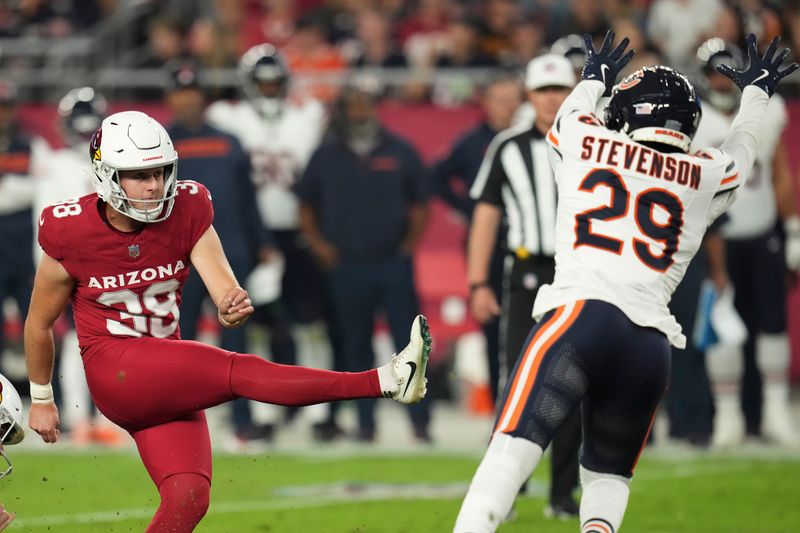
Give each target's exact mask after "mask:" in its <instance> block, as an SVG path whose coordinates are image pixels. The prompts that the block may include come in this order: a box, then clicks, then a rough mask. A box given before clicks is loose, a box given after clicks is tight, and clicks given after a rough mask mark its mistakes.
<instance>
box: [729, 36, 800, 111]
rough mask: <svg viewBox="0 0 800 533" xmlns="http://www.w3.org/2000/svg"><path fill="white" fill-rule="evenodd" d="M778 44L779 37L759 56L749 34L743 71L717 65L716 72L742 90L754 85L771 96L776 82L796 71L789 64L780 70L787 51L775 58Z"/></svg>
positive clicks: (794, 64) (754, 42)
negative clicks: (746, 59)
mask: <svg viewBox="0 0 800 533" xmlns="http://www.w3.org/2000/svg"><path fill="white" fill-rule="evenodd" d="M780 42H781V38H780V37H775V38H774V39H772V42H771V43H769V47H768V48H767V51H766V52H764V55H763V56H760V55H759V54H758V48H757V47H756V36H755V35H754V34H752V33H751V34H750V35H748V36H747V56H748V61H747V66H746V67H744V69H743V70H736V69H733V68H731V67H730V66H728V65H718V66H717V70H718V71H719V72H720V73H722V74H723V75H724V76H727V77H728V78H730V79H731V80H733V83H735V84H736V85H738V86H739V88H740V89H742V90H744V88H745V87H747V86H748V85H755V86H756V87H758V88H759V89H761V90H762V91H764V92H765V93H767V95H768V96H772V95H773V94H774V93H775V87H777V86H778V82H779V81H781V80H782V79H783V78H785V77H786V76H788V75H789V74H791V73H792V72H794V71H795V70H797V63H790V64H789V65H787V66H786V68H784V69H781V68H780V66H781V63H783V61H784V59H786V58H787V57H788V56H789V49H788V48H784V49H783V51H782V52H781V53H780V54H778V56H777V57H775V52H776V51H777V49H778V44H780Z"/></svg>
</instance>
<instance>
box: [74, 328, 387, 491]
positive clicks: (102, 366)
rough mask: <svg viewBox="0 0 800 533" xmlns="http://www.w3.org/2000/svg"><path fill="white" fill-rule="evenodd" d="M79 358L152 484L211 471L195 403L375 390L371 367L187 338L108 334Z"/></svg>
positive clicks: (343, 395) (305, 399)
mask: <svg viewBox="0 0 800 533" xmlns="http://www.w3.org/2000/svg"><path fill="white" fill-rule="evenodd" d="M84 362H85V368H86V380H87V382H88V384H89V389H90V391H91V393H92V399H93V400H94V402H95V404H96V405H97V408H98V409H99V410H100V411H101V412H102V413H103V414H104V415H106V416H107V417H108V418H109V419H110V420H111V421H112V422H114V423H116V424H118V425H119V426H121V427H123V428H124V429H126V430H127V431H128V432H130V434H131V435H132V436H133V438H134V439H135V440H136V444H137V446H138V448H139V454H140V455H141V457H142V461H143V462H144V464H145V467H146V468H147V471H148V472H149V474H150V476H151V477H152V478H153V481H154V482H155V483H156V485H157V486H160V485H161V482H162V481H163V480H164V479H165V478H166V477H168V476H170V475H173V474H177V473H184V472H193V473H198V474H201V475H203V476H205V477H207V478H208V479H209V480H210V479H211V445H210V442H209V436H208V427H207V425H206V421H205V416H204V415H203V413H202V412H201V411H202V410H203V409H206V408H208V407H213V406H215V405H219V404H221V403H223V402H226V401H229V400H232V399H234V398H240V397H242V398H249V399H251V400H256V401H260V402H265V403H273V404H277V405H296V406H300V405H311V404H315V403H322V402H331V401H336V400H349V399H357V398H378V397H380V396H381V390H380V385H379V382H378V373H377V371H375V370H369V371H366V372H358V373H346V372H331V371H328V370H317V369H312V368H304V367H299V366H288V365H279V364H275V363H271V362H269V361H266V360H265V359H262V358H260V357H258V356H255V355H248V354H238V353H233V352H228V351H225V350H221V349H219V348H216V347H214V346H210V345H207V344H203V343H199V342H194V341H179V340H166V339H155V338H152V337H146V338H139V339H108V340H105V341H102V342H99V343H97V344H94V345H92V346H91V347H90V348H89V349H88V350H87V351H86V353H85V354H84Z"/></svg>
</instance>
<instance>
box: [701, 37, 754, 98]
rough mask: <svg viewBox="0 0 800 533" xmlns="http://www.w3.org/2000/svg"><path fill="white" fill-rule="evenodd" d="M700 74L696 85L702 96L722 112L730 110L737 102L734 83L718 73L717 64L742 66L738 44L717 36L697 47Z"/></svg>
mask: <svg viewBox="0 0 800 533" xmlns="http://www.w3.org/2000/svg"><path fill="white" fill-rule="evenodd" d="M697 61H698V62H699V64H700V74H701V75H700V76H698V80H697V81H698V83H697V87H698V89H699V90H700V94H701V95H702V96H703V98H704V99H705V100H706V101H707V102H708V103H709V104H711V105H712V106H714V107H715V108H717V109H719V110H720V111H722V112H723V113H730V112H732V111H733V110H734V109H735V108H736V106H737V105H738V103H739V98H738V90H737V88H736V84H735V83H733V81H731V80H730V79H728V77H726V76H725V75H723V74H721V73H719V72H718V71H717V67H718V66H719V65H723V64H724V65H728V66H730V67H732V68H735V69H740V68H742V67H744V65H745V61H744V55H743V54H742V51H741V50H740V49H739V47H738V46H736V45H734V44H731V43H727V42H725V41H723V40H722V39H720V38H719V37H714V38H712V39H709V40H707V41H706V42H704V43H703V44H701V45H700V48H698V49H697Z"/></svg>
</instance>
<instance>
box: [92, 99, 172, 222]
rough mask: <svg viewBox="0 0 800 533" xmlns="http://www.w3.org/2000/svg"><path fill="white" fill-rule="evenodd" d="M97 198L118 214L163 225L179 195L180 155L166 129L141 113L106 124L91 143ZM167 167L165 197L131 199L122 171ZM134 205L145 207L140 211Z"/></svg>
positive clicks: (108, 120) (112, 118)
mask: <svg viewBox="0 0 800 533" xmlns="http://www.w3.org/2000/svg"><path fill="white" fill-rule="evenodd" d="M89 155H90V157H91V160H92V170H93V171H94V177H95V188H96V190H97V195H98V196H99V197H100V198H101V199H103V200H104V201H105V202H106V203H108V205H110V206H111V207H112V208H113V209H115V210H116V211H118V212H120V213H122V214H123V215H125V216H127V217H130V218H132V219H134V220H137V221H139V222H146V223H152V222H161V221H162V220H165V219H166V218H167V217H169V216H170V214H171V213H172V208H173V206H174V203H175V197H176V196H177V185H178V153H177V152H176V151H175V148H174V147H173V145H172V141H171V140H170V138H169V135H168V134H167V132H166V130H165V129H164V127H163V126H162V125H161V124H159V123H158V122H156V121H155V120H153V119H152V118H150V117H149V116H147V115H145V114H144V113H139V112H137V111H124V112H122V113H117V114H114V115H111V116H110V117H108V118H106V119H105V120H104V121H103V125H102V126H101V127H100V128H99V129H98V130H97V132H96V133H95V135H94V137H93V138H92V141H91V142H90V143H89ZM159 167H163V168H164V193H163V195H162V197H161V198H156V199H139V198H129V197H128V195H127V194H126V193H125V191H124V189H123V188H122V184H121V182H120V174H119V173H120V171H123V170H124V171H127V170H147V169H153V168H159ZM132 202H136V203H137V204H144V205H145V206H146V207H145V208H144V209H140V208H137V207H134V206H133V203H132Z"/></svg>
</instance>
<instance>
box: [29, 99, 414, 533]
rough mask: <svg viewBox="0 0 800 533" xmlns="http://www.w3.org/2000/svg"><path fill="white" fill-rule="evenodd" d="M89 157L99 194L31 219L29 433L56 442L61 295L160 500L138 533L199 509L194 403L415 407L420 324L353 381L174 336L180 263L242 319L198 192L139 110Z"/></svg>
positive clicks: (101, 138) (205, 455)
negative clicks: (38, 256)
mask: <svg viewBox="0 0 800 533" xmlns="http://www.w3.org/2000/svg"><path fill="white" fill-rule="evenodd" d="M89 153H90V157H91V160H92V168H93V170H94V183H95V186H96V189H97V193H96V194H90V195H87V196H84V197H82V198H80V199H79V200H77V201H74V202H69V203H60V204H57V205H55V206H52V207H48V208H47V209H45V210H44V211H43V212H42V214H41V217H40V219H39V243H40V245H41V246H42V248H43V250H44V255H43V257H42V261H41V262H40V264H39V268H38V271H37V274H36V279H35V282H34V291H33V296H32V298H31V307H30V312H29V314H28V317H27V321H26V323H25V355H26V360H27V364H28V374H29V378H30V381H31V400H32V402H33V404H32V406H31V411H30V417H29V425H30V427H31V429H33V430H34V431H36V432H37V433H38V434H39V435H40V436H41V437H42V439H43V440H44V441H45V442H50V443H52V442H56V441H57V440H58V437H59V418H58V409H57V408H56V405H55V403H53V390H52V386H51V385H50V382H51V379H52V371H53V323H54V321H55V320H56V318H57V317H58V316H59V315H60V314H61V312H62V311H63V310H64V307H65V306H66V304H67V302H68V301H69V300H71V301H72V304H73V307H74V315H75V324H76V329H77V332H78V339H79V342H80V345H81V352H82V355H83V361H84V366H85V370H86V378H87V382H88V384H89V390H90V392H91V394H92V398H93V400H94V401H95V404H96V405H97V407H98V409H100V411H101V412H102V413H103V414H105V415H106V416H107V417H108V418H109V419H110V420H111V421H113V422H114V423H116V424H118V425H119V426H121V427H122V428H124V429H125V430H127V431H128V432H129V433H130V434H131V436H132V437H133V439H134V440H135V441H136V445H137V446H138V449H139V454H140V456H141V458H142V462H143V463H144V465H145V467H146V468H147V470H148V473H149V474H150V476H151V478H152V479H153V482H154V483H155V484H156V486H157V487H158V490H159V492H160V494H161V505H160V506H159V508H158V511H157V512H156V514H155V516H154V518H153V520H152V522H151V523H150V526H149V527H148V529H147V531H149V532H155V531H159V532H160V531H179V532H183V531H191V530H192V529H193V528H194V526H195V525H196V524H197V523H198V522H199V521H200V520H201V519H202V517H203V515H204V514H205V512H206V510H207V508H208V501H209V492H210V488H211V446H210V442H209V434H208V426H207V424H206V419H205V415H204V413H203V409H206V408H208V407H211V406H214V405H218V404H220V403H223V402H227V401H230V400H233V399H234V398H240V397H243V398H248V399H251V400H257V401H261V402H270V403H276V404H281V405H296V406H301V405H310V404H314V403H320V402H328V401H333V400H342V399H355V398H378V397H388V398H393V399H395V400H397V401H399V402H401V403H414V402H417V401H419V400H421V399H422V398H423V397H424V396H425V393H426V385H425V383H426V382H425V378H424V374H425V367H426V364H427V358H428V353H429V351H430V336H429V333H428V328H427V323H426V321H425V319H424V317H422V316H418V317H417V318H416V319H415V320H414V322H413V325H412V329H411V341H410V343H409V345H408V346H407V347H406V348H405V349H404V350H403V351H402V352H401V353H400V354H398V355H397V356H395V357H394V358H393V359H392V361H391V362H390V363H389V364H387V365H386V366H384V367H381V368H379V369H377V370H376V369H373V370H369V371H366V372H360V373H338V372H330V371H326V370H316V369H309V368H304V367H296V366H284V365H279V364H276V363H271V362H269V361H266V360H264V359H262V358H261V357H258V356H255V355H249V354H240V353H235V352H228V351H224V350H222V349H219V348H216V347H213V346H209V345H205V344H201V343H198V342H193V341H182V340H180V332H179V330H178V318H179V314H180V313H179V304H180V301H181V289H182V287H183V284H184V283H185V281H186V277H187V275H188V269H189V266H194V267H195V268H197V271H198V273H199V274H200V277H201V278H202V279H203V282H204V283H205V285H206V287H207V288H208V292H209V294H210V296H211V298H212V300H213V301H214V303H215V304H216V306H217V308H218V318H219V322H220V323H221V325H222V326H224V327H238V326H241V325H242V324H243V323H244V322H245V321H246V320H247V319H248V317H249V316H250V315H251V314H252V312H253V307H252V305H251V302H250V299H249V297H248V295H247V292H246V291H245V290H244V289H242V288H241V287H239V285H238V283H237V280H236V279H235V277H234V276H233V273H232V271H231V268H230V266H229V264H228V261H227V259H226V257H225V254H224V252H223V250H222V245H221V243H220V241H219V238H218V237H217V234H216V232H215V231H214V228H213V226H212V225H211V221H212V218H213V208H212V204H211V197H210V195H209V194H208V190H207V189H206V188H205V187H204V186H203V185H201V184H199V183H197V182H194V181H178V180H177V172H176V166H177V162H178V154H177V152H176V151H175V149H174V148H173V144H172V141H171V140H170V138H169V136H168V135H167V132H166V130H165V129H164V128H163V127H162V126H161V124H159V123H158V122H156V121H155V120H153V119H152V118H150V117H149V116H147V115H145V114H144V113H139V112H136V111H126V112H122V113H116V114H114V115H111V116H110V117H108V118H106V119H105V120H104V121H103V123H102V125H101V127H100V129H98V130H97V132H96V133H95V136H94V138H93V139H92V141H91V143H90V147H89Z"/></svg>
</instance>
